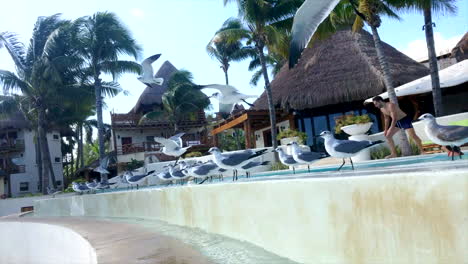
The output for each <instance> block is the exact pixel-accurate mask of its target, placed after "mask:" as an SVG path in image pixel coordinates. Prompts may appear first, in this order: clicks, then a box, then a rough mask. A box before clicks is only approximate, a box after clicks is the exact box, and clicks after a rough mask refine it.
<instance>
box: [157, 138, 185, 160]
mask: <svg viewBox="0 0 468 264" xmlns="http://www.w3.org/2000/svg"><path fill="white" fill-rule="evenodd" d="M183 135H184V133H180V134H177V135H175V136H172V137H170V138H168V139H166V138H162V137H154V141H156V142H158V143H161V144H163V145H164V147H163V148H162V153H164V154H166V155H168V156H173V157H177V158H179V157H180V156H182V155H183V154H184V153H185V152H187V150H188V149H189V148H190V146H188V147H185V148H183V147H182V136H183ZM176 164H177V161H176Z"/></svg>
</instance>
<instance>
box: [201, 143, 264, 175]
mask: <svg viewBox="0 0 468 264" xmlns="http://www.w3.org/2000/svg"><path fill="white" fill-rule="evenodd" d="M266 151H267V150H266V149H262V150H258V151H254V150H252V149H246V150H244V151H240V152H235V153H221V151H220V150H219V149H218V148H217V147H212V148H210V150H208V152H209V153H211V154H213V161H214V162H215V163H216V165H218V166H219V167H220V168H222V169H226V170H234V174H233V177H232V180H233V181H234V178H235V179H236V180H237V170H238V169H239V170H242V167H243V166H245V165H247V164H248V163H249V162H250V161H251V159H253V158H257V157H259V156H261V155H263V154H264V153H265V152H266Z"/></svg>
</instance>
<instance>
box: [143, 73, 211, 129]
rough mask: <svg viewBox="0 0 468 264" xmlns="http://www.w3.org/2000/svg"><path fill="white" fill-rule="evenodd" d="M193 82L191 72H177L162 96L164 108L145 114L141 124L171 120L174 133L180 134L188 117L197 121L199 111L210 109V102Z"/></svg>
mask: <svg viewBox="0 0 468 264" xmlns="http://www.w3.org/2000/svg"><path fill="white" fill-rule="evenodd" d="M192 80H193V77H192V74H191V73H190V72H189V71H185V70H180V71H177V72H175V73H174V74H173V75H172V76H171V78H170V79H169V80H168V89H167V91H166V92H165V93H164V94H163V96H162V102H163V104H162V107H161V106H157V107H156V108H155V109H154V110H153V111H151V112H149V113H147V114H145V115H144V116H143V117H142V118H141V119H140V123H142V122H144V121H145V120H146V119H150V120H169V122H170V123H171V124H172V125H173V126H174V132H178V130H179V124H180V123H181V122H182V121H183V120H187V117H189V119H195V118H196V117H197V114H198V111H200V110H203V109H206V108H208V107H209V105H210V100H209V98H208V97H207V96H206V95H205V94H204V93H203V92H201V91H200V90H199V89H198V88H197V86H196V85H195V84H194V83H193V81H192Z"/></svg>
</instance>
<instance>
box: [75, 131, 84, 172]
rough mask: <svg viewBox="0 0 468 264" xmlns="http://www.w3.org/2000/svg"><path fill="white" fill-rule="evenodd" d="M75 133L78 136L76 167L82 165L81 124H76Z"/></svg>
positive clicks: (81, 166)
mask: <svg viewBox="0 0 468 264" xmlns="http://www.w3.org/2000/svg"><path fill="white" fill-rule="evenodd" d="M76 134H77V136H78V138H77V140H78V153H77V155H76V156H77V160H78V162H77V164H78V168H83V167H84V153H83V125H82V124H78V126H77V131H76Z"/></svg>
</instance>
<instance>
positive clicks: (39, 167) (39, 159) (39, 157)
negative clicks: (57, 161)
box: [35, 131, 44, 191]
mask: <svg viewBox="0 0 468 264" xmlns="http://www.w3.org/2000/svg"><path fill="white" fill-rule="evenodd" d="M35 140H36V144H35V148H36V164H37V175H39V190H41V191H42V186H43V185H44V184H43V181H42V155H41V153H42V150H41V142H40V141H39V133H38V132H37V131H36V135H35Z"/></svg>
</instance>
